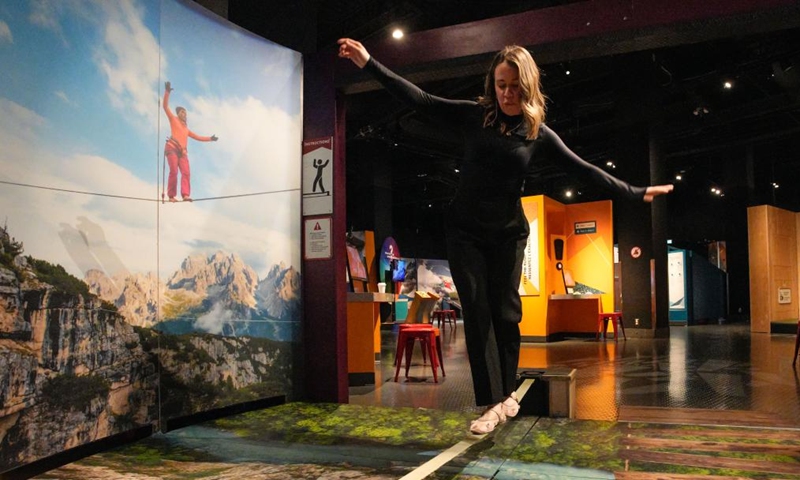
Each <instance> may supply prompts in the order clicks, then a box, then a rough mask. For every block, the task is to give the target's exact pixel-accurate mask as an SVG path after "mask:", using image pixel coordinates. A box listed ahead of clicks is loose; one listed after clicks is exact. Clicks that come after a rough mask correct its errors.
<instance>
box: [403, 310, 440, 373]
mask: <svg viewBox="0 0 800 480" xmlns="http://www.w3.org/2000/svg"><path fill="white" fill-rule="evenodd" d="M415 340H419V341H420V344H421V345H422V359H423V362H424V361H425V359H426V357H427V356H430V358H431V370H433V381H434V382H436V383H439V377H438V376H437V374H436V370H437V369H438V368H439V367H441V368H442V376H444V375H445V373H444V363H443V362H442V344H441V340H440V339H439V329H438V328H436V327H434V326H433V325H431V324H429V323H417V324H408V325H400V332H399V335H398V337H397V353H396V355H395V365H396V366H397V368H396V369H395V373H394V381H395V382H396V381H397V378H398V377H399V376H400V365H401V363H402V359H403V356H405V359H406V378H408V369H409V367H410V366H411V355H412V353H413V351H414V342H415ZM404 354H405V355H404Z"/></svg>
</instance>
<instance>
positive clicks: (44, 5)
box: [28, 0, 63, 37]
mask: <svg viewBox="0 0 800 480" xmlns="http://www.w3.org/2000/svg"><path fill="white" fill-rule="evenodd" d="M30 5H31V14H30V16H29V17H28V19H29V20H30V22H31V23H32V24H34V25H36V26H39V27H41V28H44V29H45V30H51V31H53V32H55V33H56V34H58V35H59V36H61V37H63V35H62V30H61V24H60V23H59V21H58V18H59V16H60V7H61V6H62V5H63V4H62V3H60V2H53V1H48V0H31V2H30Z"/></svg>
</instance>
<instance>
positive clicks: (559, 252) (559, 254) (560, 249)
mask: <svg viewBox="0 0 800 480" xmlns="http://www.w3.org/2000/svg"><path fill="white" fill-rule="evenodd" d="M553 248H554V249H555V251H556V260H558V261H559V262H560V261H561V260H563V259H564V240H562V239H560V238H556V239H555V240H553Z"/></svg>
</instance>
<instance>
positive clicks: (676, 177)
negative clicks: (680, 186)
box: [675, 173, 683, 181]
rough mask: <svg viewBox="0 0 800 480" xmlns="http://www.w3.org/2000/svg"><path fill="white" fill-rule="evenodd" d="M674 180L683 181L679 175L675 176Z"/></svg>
mask: <svg viewBox="0 0 800 480" xmlns="http://www.w3.org/2000/svg"><path fill="white" fill-rule="evenodd" d="M675 180H678V181H680V180H683V175H681V174H680V173H679V174H677V175H675Z"/></svg>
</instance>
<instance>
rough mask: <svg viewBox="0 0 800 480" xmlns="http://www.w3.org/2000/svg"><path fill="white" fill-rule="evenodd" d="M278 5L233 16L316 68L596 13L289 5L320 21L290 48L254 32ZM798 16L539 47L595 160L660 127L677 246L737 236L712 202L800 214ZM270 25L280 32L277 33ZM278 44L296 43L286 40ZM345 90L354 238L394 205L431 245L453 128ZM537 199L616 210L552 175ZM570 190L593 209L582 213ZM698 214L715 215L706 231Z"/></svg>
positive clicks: (555, 105) (467, 68) (297, 28)
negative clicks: (490, 25) (346, 47)
mask: <svg viewBox="0 0 800 480" xmlns="http://www.w3.org/2000/svg"><path fill="white" fill-rule="evenodd" d="M264 3H267V4H269V3H272V2H258V1H254V0H249V1H247V0H230V9H231V14H230V18H231V20H232V21H234V22H235V23H239V24H240V25H243V26H244V27H245V28H248V29H250V30H252V31H254V32H255V33H258V34H261V35H263V36H264V37H266V38H269V39H272V40H274V41H277V42H278V43H283V44H285V45H287V46H290V47H293V48H295V49H298V50H301V51H304V53H312V54H313V53H317V52H324V51H326V50H331V51H332V47H333V45H334V44H335V42H336V39H338V38H340V37H343V36H349V37H353V38H356V39H359V40H362V41H364V42H365V43H370V42H372V43H381V42H382V44H383V45H391V44H390V43H389V42H390V40H388V38H389V36H390V34H391V30H392V29H393V28H394V27H401V28H403V29H404V30H405V31H406V32H407V33H410V34H413V33H414V32H421V31H425V30H432V29H439V28H442V27H448V26H452V25H459V24H464V23H466V22H475V21H480V20H485V19H489V18H494V17H499V16H504V15H514V14H518V13H520V12H525V11H529V10H531V9H543V8H550V7H555V8H559V7H564V6H567V5H568V4H569V5H572V6H573V7H580V5H579V4H581V3H583V4H591V3H592V2H587V1H583V2H577V1H564V0H548V1H537V2H531V1H494V0H493V1H488V0H486V1H470V0H436V1H423V0H397V1H389V0H333V1H313V0H306V1H301V2H295V3H294V4H293V5H294V6H290V7H286V6H284V7H282V8H283V9H284V11H286V9H287V8H288V9H295V10H296V9H303V10H305V11H306V12H307V13H308V12H310V13H309V14H306V15H305V18H306V19H307V20H306V21H305V23H302V22H301V24H300V25H296V24H295V25H291V24H292V22H288V23H289V24H290V25H289V26H288V27H286V28H287V29H288V30H287V31H290V32H291V34H290V33H285V34H281V32H280V28H277V29H276V28H274V27H275V22H272V23H269V24H267V25H266V26H265V24H258V22H254V21H253V20H252V19H253V18H256V17H258V15H262V14H263V13H264V12H265V10H264V8H265V7H264V6H263V5H264ZM680 3H681V4H684V5H685V4H687V3H691V2H685V1H684V2H680ZM738 3H742V1H739V2H738ZM751 3H754V4H757V3H758V2H751ZM635 4H636V2H631V5H632V6H633V5H635ZM669 4H670V2H664V5H669ZM796 7H797V5H794V6H791V5H790V6H789V8H788V10H787V9H784V10H783V11H781V10H776V12H777V13H775V12H770V11H768V10H764V11H761V12H757V13H755V14H752V15H743V16H742V15H740V16H738V17H737V18H736V19H735V20H733V21H730V20H708V21H705V22H702V23H695V24H693V25H688V26H687V25H686V24H682V25H670V24H665V25H659V26H657V27H655V28H651V29H650V30H648V31H646V32H642V33H639V34H638V36H636V37H635V38H622V37H620V36H615V35H613V34H612V35H608V36H606V37H604V38H601V39H599V40H598V39H596V38H595V39H590V40H587V41H585V42H583V43H580V42H574V41H573V42H560V43H553V44H547V45H539V46H532V47H531V46H529V48H530V49H531V51H532V53H533V55H534V58H536V59H537V61H538V62H539V63H540V67H541V68H542V71H543V89H544V91H545V94H546V95H547V97H548V99H549V102H548V117H547V123H548V125H549V126H550V127H551V128H552V129H553V130H555V131H556V132H557V133H558V134H559V135H560V136H561V137H562V138H563V139H564V140H565V142H566V143H567V145H569V146H570V147H571V148H572V149H573V150H575V151H576V152H577V153H578V154H579V155H581V156H582V157H583V158H585V159H586V160H588V161H590V162H592V163H594V164H596V165H598V166H601V167H603V168H610V167H606V165H607V163H608V162H613V163H615V164H618V162H617V158H616V154H615V152H616V151H617V145H618V143H617V142H618V140H619V138H620V137H621V136H622V137H624V135H620V132H621V131H623V130H624V129H627V128H631V125H637V124H638V123H642V122H643V123H645V124H647V125H649V126H650V128H651V129H652V130H653V131H654V132H656V133H657V136H658V137H659V138H661V140H662V142H661V144H662V146H663V147H662V152H661V156H662V158H663V162H662V163H663V165H664V167H665V170H664V177H665V181H673V178H674V175H675V174H678V173H682V174H683V180H681V181H680V182H679V183H677V186H676V192H675V194H674V195H671V196H670V199H669V202H670V203H669V212H670V217H671V218H674V219H675V220H676V224H680V225H682V226H676V227H674V228H672V227H671V228H670V230H672V231H671V232H670V236H676V235H677V236H686V237H690V236H701V237H705V238H709V236H710V238H715V237H716V239H724V236H726V235H727V233H726V232H724V231H723V232H720V233H714V232H708V229H707V228H705V227H704V228H700V227H699V225H701V224H704V223H709V222H711V223H714V222H717V223H720V222H722V223H724V218H726V216H727V214H724V215H721V214H720V210H719V208H720V207H719V206H717V207H714V208H710V207H708V205H710V202H717V204H719V203H720V202H728V203H729V204H730V205H731V207H730V208H735V209H738V210H743V209H744V207H746V206H749V205H756V204H763V203H769V204H773V205H776V206H779V207H781V208H786V209H789V210H793V211H800V190H798V188H797V187H796V186H795V184H796V183H797V181H798V179H800V77H799V74H800V13H798V12H799V11H798V10H797V8H796ZM787 11H788V12H789V13H788V14H786V12H787ZM290 13H291V12H290ZM312 17H313V18H312ZM243 18H244V20H242V19H243ZM258 18H264V17H263V16H262V17H258ZM248 22H249V23H248ZM283 23H287V22H282V24H283ZM295 23H296V22H295ZM259 25H260V26H259ZM269 26H271V27H273V28H271V29H269V31H265V29H267V28H268V27H269ZM292 27H294V28H292ZM259 28H260V29H261V30H262V31H259ZM275 35H278V36H281V35H283V37H285V38H287V39H288V40H287V41H285V42H282V41H281V39H279V38H276V37H275ZM311 39H315V41H311ZM291 43H294V45H291ZM376 58H378V56H377V55H376ZM489 60H490V58H489V57H486V56H477V57H473V58H468V59H465V60H464V61H459V60H458V59H456V60H450V61H442V62H432V63H429V64H423V65H416V66H414V67H413V68H407V69H405V70H401V71H402V73H403V74H404V75H407V76H408V78H410V79H412V80H413V81H414V82H415V83H417V84H418V85H420V86H421V87H423V88H424V89H425V90H427V91H429V92H431V93H434V94H438V95H441V96H446V97H450V98H474V97H476V96H478V95H479V94H481V93H482V92H481V89H482V83H483V74H484V72H485V68H486V65H487V64H488V62H489ZM567 70H569V71H570V73H569V75H567V73H566V71H567ZM726 80H727V81H731V82H732V83H733V87H732V88H731V89H729V90H726V89H724V88H723V82H724V81H726ZM339 87H340V89H341V90H342V91H344V92H345V93H347V100H346V105H347V117H346V118H347V124H346V128H347V140H348V141H347V164H348V222H349V224H350V225H352V226H354V227H355V228H359V229H360V228H367V229H375V225H372V223H374V222H375V219H373V218H371V215H373V212H374V209H373V208H372V206H371V205H370V204H371V202H373V201H376V199H379V200H380V199H387V201H390V202H391V203H392V204H393V205H394V208H395V209H394V212H395V214H394V215H393V225H392V229H393V230H398V231H404V230H405V231H408V230H413V231H415V232H416V233H419V231H420V229H423V230H424V229H426V228H433V227H431V225H434V224H435V223H438V222H440V221H441V216H442V212H443V210H444V206H445V205H446V203H447V200H448V199H449V198H450V197H451V196H452V194H453V192H454V188H455V185H456V183H457V175H458V174H457V172H456V171H455V170H456V167H457V162H458V158H459V154H460V151H459V146H458V145H457V144H456V143H453V142H452V141H450V140H448V138H447V137H446V135H445V134H444V131H443V130H442V128H441V126H439V125H436V124H432V123H431V122H430V120H428V119H426V118H424V117H421V116H419V115H417V114H415V113H414V112H412V111H409V110H408V109H406V108H405V107H403V106H402V105H401V104H399V103H398V102H397V101H395V100H394V99H393V98H391V97H390V96H389V95H388V94H387V93H386V92H385V91H383V90H381V89H380V88H379V87H378V86H377V85H376V84H374V82H371V81H370V79H368V78H365V77H363V76H362V77H359V76H354V77H352V78H348V79H345V80H343V81H341V83H340V84H339ZM380 165H386V166H385V167H380ZM614 174H615V175H617V176H619V177H621V178H623V179H625V178H626V171H625V166H624V165H618V168H616V169H615V170H614ZM773 183H777V184H779V188H775V187H774V186H773ZM711 187H716V188H720V189H721V190H722V192H723V194H724V195H725V197H720V196H717V197H718V198H713V194H711V192H710V189H711ZM526 188H527V191H526V193H528V194H546V195H548V196H551V197H553V198H556V199H558V200H560V201H565V202H566V201H586V200H594V199H599V198H605V197H604V196H603V195H604V194H603V192H598V191H595V190H594V189H593V188H592V187H591V186H588V185H581V184H579V183H577V182H576V180H575V179H574V178H571V177H569V176H567V175H566V174H565V173H564V172H562V171H561V170H560V169H558V168H557V167H555V166H551V165H542V166H541V167H539V168H538V169H537V170H536V171H534V172H531V177H530V179H529V180H528V182H527V183H526ZM567 188H571V189H572V190H573V191H575V192H578V193H579V194H580V196H578V197H577V198H576V199H575V200H566V199H565V198H564V197H563V192H564V191H565V190H566V189H567ZM386 189H388V190H390V191H391V194H390V195H389V197H387V196H386V193H385V192H383V193H382V192H381V190H386ZM691 212H705V215H701V216H700V217H696V216H695V217H692V216H691ZM741 215H742V214H741V212H740V213H739V217H740V218H741Z"/></svg>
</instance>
